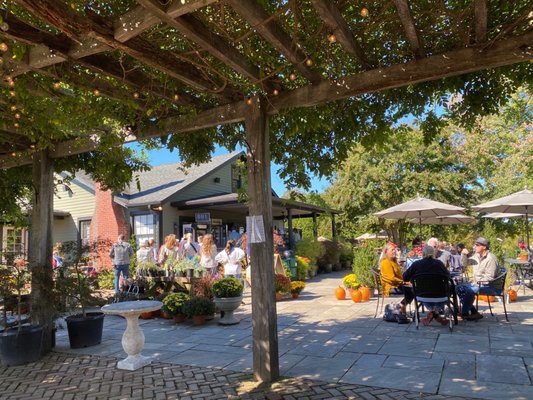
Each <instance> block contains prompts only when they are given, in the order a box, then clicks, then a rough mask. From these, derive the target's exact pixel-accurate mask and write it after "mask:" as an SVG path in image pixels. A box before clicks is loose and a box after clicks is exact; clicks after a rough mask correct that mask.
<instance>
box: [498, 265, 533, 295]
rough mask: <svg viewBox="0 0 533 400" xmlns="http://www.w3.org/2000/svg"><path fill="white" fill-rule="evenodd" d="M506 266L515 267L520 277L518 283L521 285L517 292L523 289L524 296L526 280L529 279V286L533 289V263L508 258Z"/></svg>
mask: <svg viewBox="0 0 533 400" xmlns="http://www.w3.org/2000/svg"><path fill="white" fill-rule="evenodd" d="M504 261H505V263H506V264H509V266H510V267H514V269H515V270H516V272H517V275H518V281H519V282H520V285H519V286H518V289H517V290H516V291H517V292H518V291H519V290H520V288H522V290H523V292H524V294H525V293H526V279H529V286H528V287H530V288H532V284H531V280H532V279H533V265H532V264H531V261H528V260H520V259H518V258H506V259H504Z"/></svg>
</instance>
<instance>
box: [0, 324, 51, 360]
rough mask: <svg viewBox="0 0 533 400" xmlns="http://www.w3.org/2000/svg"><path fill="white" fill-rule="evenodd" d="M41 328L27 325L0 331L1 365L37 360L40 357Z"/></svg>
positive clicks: (41, 343)
mask: <svg viewBox="0 0 533 400" xmlns="http://www.w3.org/2000/svg"><path fill="white" fill-rule="evenodd" d="M42 345H43V328H42V326H38V325H27V326H23V327H21V329H20V332H19V331H18V329H17V328H12V329H9V330H8V331H5V332H4V331H3V330H2V331H0V361H1V363H2V365H6V366H12V365H23V364H28V363H31V362H35V361H37V360H38V359H39V358H40V357H41V348H42Z"/></svg>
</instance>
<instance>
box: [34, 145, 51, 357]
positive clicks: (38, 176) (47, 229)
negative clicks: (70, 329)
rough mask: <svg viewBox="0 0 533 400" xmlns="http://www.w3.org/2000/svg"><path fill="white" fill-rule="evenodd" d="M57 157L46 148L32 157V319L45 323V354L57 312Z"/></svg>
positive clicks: (35, 321)
mask: <svg viewBox="0 0 533 400" xmlns="http://www.w3.org/2000/svg"><path fill="white" fill-rule="evenodd" d="M53 188H54V161H53V160H52V159H51V158H49V157H48V151H47V150H44V151H41V152H39V153H37V154H35V155H34V158H33V209H32V226H31V233H32V237H31V241H30V242H31V244H30V246H31V247H30V254H29V268H30V271H31V319H32V322H33V323H35V324H39V325H41V326H42V327H43V334H44V336H43V348H42V354H46V353H47V352H49V351H50V349H51V343H52V341H51V335H52V328H53V324H54V315H55V299H54V292H53V287H54V282H53V279H52V221H53V193H54V191H53Z"/></svg>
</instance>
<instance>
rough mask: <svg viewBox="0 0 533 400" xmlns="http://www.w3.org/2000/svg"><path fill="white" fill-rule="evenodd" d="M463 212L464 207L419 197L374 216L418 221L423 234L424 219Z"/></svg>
mask: <svg viewBox="0 0 533 400" xmlns="http://www.w3.org/2000/svg"><path fill="white" fill-rule="evenodd" d="M463 211H464V208H463V207H457V206H452V205H451V204H446V203H441V202H440V201H435V200H430V199H426V198H424V197H420V196H417V197H416V198H415V199H413V200H409V201H407V202H405V203H402V204H398V205H397V206H394V207H390V208H387V209H386V210H383V211H379V212H377V213H374V215H376V216H378V217H379V218H386V219H416V220H417V222H418V223H419V224H420V232H422V219H423V218H430V217H444V216H447V215H456V214H462V213H463Z"/></svg>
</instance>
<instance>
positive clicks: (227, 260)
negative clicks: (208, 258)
mask: <svg viewBox="0 0 533 400" xmlns="http://www.w3.org/2000/svg"><path fill="white" fill-rule="evenodd" d="M244 257H246V253H245V252H244V251H243V250H242V249H240V248H238V247H236V246H235V241H234V240H228V242H227V243H226V247H225V248H224V250H222V251H221V252H220V253H218V254H217V255H216V257H215V261H216V262H217V263H220V264H222V265H223V266H224V277H225V278H227V277H230V276H232V277H234V278H237V279H242V269H241V261H242V259H243V258H244Z"/></svg>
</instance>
